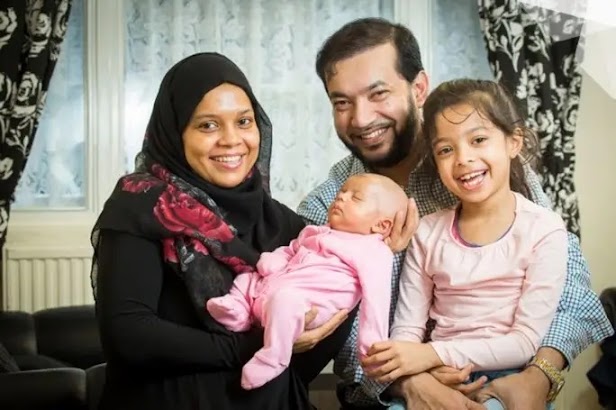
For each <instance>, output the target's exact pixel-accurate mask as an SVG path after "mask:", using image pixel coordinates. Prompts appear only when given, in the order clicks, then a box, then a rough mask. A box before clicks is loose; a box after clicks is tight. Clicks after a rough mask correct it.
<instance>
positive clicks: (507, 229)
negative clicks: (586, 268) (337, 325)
mask: <svg viewBox="0 0 616 410" xmlns="http://www.w3.org/2000/svg"><path fill="white" fill-rule="evenodd" d="M424 121H425V122H424V132H423V138H424V141H423V144H422V145H424V154H425V158H424V160H423V164H422V165H421V167H423V168H424V170H426V171H428V172H431V173H432V174H433V175H434V178H435V183H438V178H439V177H440V181H441V182H442V183H443V184H444V185H445V186H446V187H447V189H448V190H449V191H450V192H451V193H452V194H453V195H455V196H456V197H457V198H458V199H459V201H460V202H459V205H457V206H456V207H454V208H450V209H445V210H443V211H439V212H436V213H434V214H431V215H428V216H426V217H424V218H423V219H422V220H421V222H420V224H419V227H418V229H417V232H416V234H415V236H414V238H413V241H412V244H411V246H410V248H409V250H408V253H407V256H406V260H405V262H404V268H403V271H402V274H401V278H400V297H399V300H398V304H397V307H396V314H395V318H394V323H393V327H392V330H391V338H392V339H393V340H395V341H407V342H416V344H411V345H409V346H410V347H409V348H408V349H407V350H406V352H407V353H405V358H403V359H402V360H403V361H404V362H406V363H408V364H409V365H405V366H404V367H403V368H402V367H400V366H398V365H396V364H394V363H398V361H390V362H386V363H384V364H382V365H380V367H379V369H378V370H377V371H376V372H370V373H371V374H377V375H380V380H388V379H389V380H391V379H395V378H398V377H400V376H404V375H410V374H416V373H420V372H423V371H426V370H429V369H432V368H435V367H438V366H443V365H445V366H451V367H455V368H463V367H465V366H466V365H468V364H471V365H472V366H473V370H474V371H475V372H474V373H473V375H472V377H471V380H476V379H477V378H479V377H481V376H486V377H487V379H488V381H490V380H493V379H494V378H497V377H502V376H504V375H507V374H510V373H512V372H515V371H518V370H520V369H521V368H523V367H524V366H525V365H527V364H528V363H529V361H530V360H531V359H532V357H533V355H534V354H535V352H536V351H537V349H538V347H539V343H540V342H541V340H542V338H543V337H544V336H545V334H546V333H547V330H548V327H549V326H550V323H551V322H552V319H553V316H554V314H555V312H556V308H557V305H558V301H559V299H560V295H561V292H562V289H563V286H564V281H565V276H566V271H567V232H566V230H565V225H564V223H563V221H562V219H561V218H560V217H559V216H558V215H557V214H556V213H554V212H552V211H551V210H548V209H545V208H542V207H540V206H538V205H536V204H534V203H533V202H531V201H530V200H529V199H528V195H529V193H528V192H529V191H528V188H527V186H526V183H525V177H524V164H525V163H526V162H528V161H529V160H531V159H532V158H533V157H534V152H532V150H531V148H532V147H535V146H536V141H537V140H536V136H535V134H534V133H533V132H532V131H530V130H529V129H527V128H526V127H524V122H523V119H522V118H521V116H520V115H519V114H518V111H517V109H516V107H515V105H514V103H513V100H512V98H511V97H510V96H509V95H508V94H507V93H506V92H505V90H504V89H503V88H502V87H501V86H500V85H499V84H497V83H495V82H491V81H480V80H467V79H463V80H455V81H450V82H446V83H443V84H441V85H440V86H439V87H438V88H436V89H435V90H434V91H433V92H432V94H431V95H430V96H429V98H428V99H427V101H426V103H425V106H424ZM429 318H430V319H433V320H434V323H435V326H434V329H433V331H432V333H431V334H430V335H428V336H429V338H430V342H428V343H421V342H422V341H423V340H424V337H425V336H426V322H427V321H428V319H429ZM393 345H394V344H393V343H383V344H377V345H376V346H374V347H373V348H372V349H371V351H370V355H375V354H379V353H381V354H380V357H384V356H387V354H385V355H384V354H383V351H384V350H387V349H392V346H393ZM379 346H380V347H379ZM484 404H485V406H486V407H487V408H489V409H496V408H502V404H501V403H500V401H498V400H496V399H490V400H489V401H488V402H485V403H484ZM397 406H398V407H392V408H399V409H404V406H401V405H399V404H398V405H397Z"/></svg>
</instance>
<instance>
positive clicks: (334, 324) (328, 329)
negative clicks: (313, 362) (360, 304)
mask: <svg viewBox="0 0 616 410" xmlns="http://www.w3.org/2000/svg"><path fill="white" fill-rule="evenodd" d="M348 316H349V311H348V310H346V309H343V310H341V311H339V312H338V313H336V314H335V315H334V316H333V317H332V318H331V319H329V320H328V321H327V322H325V323H324V324H322V325H321V326H319V327H317V328H314V329H310V330H305V331H304V333H302V334H301V335H300V336H299V337H298V338H297V340H295V343H293V353H303V352H306V351H308V350H310V349H312V348H313V347H315V346H316V345H317V344H318V343H319V342H320V341H321V340H323V339H325V338H326V337H327V336H329V335H331V334H332V333H334V330H336V329H337V328H338V326H340V325H341V324H342V322H344V321H345V320H346V318H347V317H348ZM316 317H317V310H316V309H315V308H314V307H313V308H311V309H310V310H309V311H308V312H307V313H306V316H305V318H304V323H305V325H304V329H307V328H308V327H309V325H310V323H311V322H312V321H313V320H314V319H315V318H316Z"/></svg>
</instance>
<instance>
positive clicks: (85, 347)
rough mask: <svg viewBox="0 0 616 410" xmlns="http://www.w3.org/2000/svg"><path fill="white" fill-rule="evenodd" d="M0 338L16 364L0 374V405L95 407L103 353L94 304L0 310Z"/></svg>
mask: <svg viewBox="0 0 616 410" xmlns="http://www.w3.org/2000/svg"><path fill="white" fill-rule="evenodd" d="M0 344H1V345H2V346H4V348H5V350H6V351H8V353H9V355H10V357H9V360H11V359H12V360H13V362H14V364H16V365H17V368H18V369H15V368H11V369H10V370H13V371H9V372H5V373H1V374H0V409H7V410H8V409H11V410H13V409H15V410H19V409H29V410H30V409H32V410H34V409H45V410H55V409H58V410H59V409H62V410H72V409H76V410H77V409H79V410H82V409H88V408H90V409H94V408H95V403H96V402H97V399H98V396H99V394H100V391H101V388H102V383H103V382H104V365H101V363H103V362H104V358H103V354H102V349H101V345H100V340H99V334H98V328H97V324H96V319H95V315H94V306H91V305H88V306H71V307H62V308H53V309H45V310H41V311H39V312H36V313H33V314H29V313H25V312H0ZM15 370H17V371H15Z"/></svg>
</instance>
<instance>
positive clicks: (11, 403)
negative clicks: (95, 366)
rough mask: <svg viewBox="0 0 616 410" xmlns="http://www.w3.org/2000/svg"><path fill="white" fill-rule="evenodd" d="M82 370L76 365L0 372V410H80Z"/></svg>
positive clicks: (83, 393) (83, 383)
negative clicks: (74, 366) (73, 366)
mask: <svg viewBox="0 0 616 410" xmlns="http://www.w3.org/2000/svg"><path fill="white" fill-rule="evenodd" d="M85 403H86V375H85V371H84V370H82V369H76V368H62V369H47V370H31V371H23V372H15V373H4V374H0V409H15V410H18V409H41V410H42V409H49V410H52V409H66V410H69V409H81V408H84V406H85Z"/></svg>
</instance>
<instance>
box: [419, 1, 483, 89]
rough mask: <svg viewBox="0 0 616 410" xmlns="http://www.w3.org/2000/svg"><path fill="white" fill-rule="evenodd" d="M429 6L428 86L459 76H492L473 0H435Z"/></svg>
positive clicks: (475, 2)
mask: <svg viewBox="0 0 616 410" xmlns="http://www.w3.org/2000/svg"><path fill="white" fill-rule="evenodd" d="M432 7H433V9H432V27H433V32H432V33H433V39H432V44H434V48H433V49H432V55H433V56H434V57H433V58H434V61H433V64H432V67H433V70H432V73H430V74H431V78H430V80H431V87H432V88H435V87H436V86H437V85H439V84H440V83H442V82H443V81H447V80H452V79H454V78H460V77H469V78H482V79H486V80H492V79H494V76H493V75H492V71H491V70H490V65H489V64H488V53H487V50H486V47H485V44H484V41H483V34H482V33H481V28H480V26H479V14H478V11H477V0H437V1H435V2H433V3H432Z"/></svg>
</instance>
